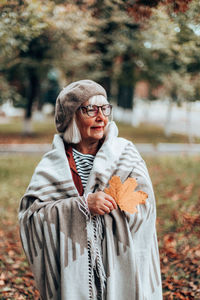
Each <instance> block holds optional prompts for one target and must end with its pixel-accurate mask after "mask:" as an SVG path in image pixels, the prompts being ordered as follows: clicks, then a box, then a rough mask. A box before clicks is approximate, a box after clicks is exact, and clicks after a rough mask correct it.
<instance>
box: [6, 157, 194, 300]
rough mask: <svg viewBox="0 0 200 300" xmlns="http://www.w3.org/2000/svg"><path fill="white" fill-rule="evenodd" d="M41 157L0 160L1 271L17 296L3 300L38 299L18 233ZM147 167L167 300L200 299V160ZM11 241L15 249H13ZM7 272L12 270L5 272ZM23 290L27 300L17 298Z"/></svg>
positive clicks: (157, 161) (162, 160)
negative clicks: (24, 198) (20, 210)
mask: <svg viewBox="0 0 200 300" xmlns="http://www.w3.org/2000/svg"><path fill="white" fill-rule="evenodd" d="M40 158H41V156H39V155H35V156H24V155H23V156H22V155H12V156H9V155H4V156H0V189H1V197H0V207H1V210H0V225H1V228H2V229H1V230H0V236H1V237H3V240H5V245H4V247H3V248H2V249H3V250H1V247H0V250H1V251H0V252H3V251H4V252H5V253H4V254H3V253H0V262H1V258H2V257H5V258H3V262H1V268H2V270H3V273H4V274H7V275H6V276H8V278H9V280H8V283H7V286H9V288H10V290H8V291H9V292H8V295H11V294H12V295H15V296H13V298H12V297H11V298H2V299H27V297H28V299H38V298H37V297H36V292H37V291H35V290H34V289H33V285H32V288H31V287H30V276H31V275H30V271H29V269H28V265H27V263H26V260H25V258H24V255H23V254H22V249H21V245H20V242H19V236H18V235H17V234H16V228H17V224H18V221H17V214H18V208H19V201H20V198H21V197H22V195H23V194H24V192H25V190H26V187H27V185H28V183H29V181H30V178H31V175H32V173H33V170H34V168H35V166H36V164H37V163H38V162H39V160H40ZM146 163H147V167H148V169H149V172H150V176H151V179H152V182H153V186H154V191H155V195H156V199H157V232H158V240H159V248H160V257H161V267H162V278H163V291H164V299H166V300H167V299H199V297H200V293H199V291H198V290H197V288H196V287H198V282H199V280H200V278H199V272H198V262H199V257H200V247H199V238H200V231H199V228H200V226H199V225H200V223H199V210H200V186H199V174H200V157H187V156H180V157H167V156H166V157H157V158H156V157H147V158H146ZM9 240H10V241H11V242H10V243H11V246H10V247H12V248H8V241H9ZM14 243H15V245H14ZM7 249H11V250H9V251H8V250H7ZM15 251H16V252H15ZM7 252H8V255H7ZM3 255H4V256H3ZM6 255H7V256H6ZM4 261H5V262H4ZM13 264H14V265H15V266H16V269H14V271H15V273H13V271H12V270H13V269H12V268H13V267H12V266H13ZM17 266H19V267H17ZM8 268H10V271H9V273H6V272H8V271H6V270H7V269H8ZM25 279H26V280H25ZM24 280H25V281H24ZM5 281H6V280H5ZM9 282H10V283H9ZM23 282H25V283H23ZM31 282H32V281H31ZM32 284H33V283H32ZM5 291H6V289H5V290H4V292H5ZM22 291H23V294H24V295H25V296H24V298H23V297H22V298H18V296H17V295H18V294H19V293H21V294H22ZM9 293H10V294H9ZM6 295H7V294H6ZM34 295H35V296H34ZM6 297H7V296H6ZM181 297H182V298H181Z"/></svg>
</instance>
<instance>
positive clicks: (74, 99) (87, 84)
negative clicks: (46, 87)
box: [55, 80, 107, 133]
mask: <svg viewBox="0 0 200 300" xmlns="http://www.w3.org/2000/svg"><path fill="white" fill-rule="evenodd" d="M96 95H102V96H104V97H105V98H106V99H107V95H106V91H105V89H104V88H103V87H102V86H101V85H100V84H98V83H97V82H95V81H93V80H80V81H76V82H72V83H71V84H69V85H68V86H66V87H65V88H63V90H62V91H61V92H60V94H59V95H58V97H57V100H56V109H55V123H56V128H57V130H58V132H61V133H62V132H64V131H65V130H66V129H67V127H68V125H69V124H70V121H71V120H72V118H73V115H74V113H75V112H76V110H77V109H78V107H79V106H80V105H81V104H82V103H83V102H85V101H87V100H89V98H91V97H93V96H96Z"/></svg>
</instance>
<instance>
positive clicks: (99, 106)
mask: <svg viewBox="0 0 200 300" xmlns="http://www.w3.org/2000/svg"><path fill="white" fill-rule="evenodd" d="M93 106H95V107H97V111H96V114H95V115H94V116H90V115H89V114H88V107H93ZM105 106H109V108H110V114H109V115H105V114H104V112H103V109H102V108H103V107H105ZM82 108H85V109H86V113H87V115H88V117H90V118H94V117H96V116H97V115H98V113H99V109H100V108H101V112H102V114H103V115H104V117H109V116H110V115H111V113H112V105H111V104H104V105H96V104H89V105H87V106H80V107H79V109H80V110H81V112H82V113H83V111H82Z"/></svg>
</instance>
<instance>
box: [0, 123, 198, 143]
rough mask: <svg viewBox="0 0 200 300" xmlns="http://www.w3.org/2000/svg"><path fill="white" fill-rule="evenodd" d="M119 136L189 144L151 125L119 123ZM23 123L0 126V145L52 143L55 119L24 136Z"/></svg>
mask: <svg viewBox="0 0 200 300" xmlns="http://www.w3.org/2000/svg"><path fill="white" fill-rule="evenodd" d="M117 125H118V128H119V135H120V136H123V137H125V138H127V139H129V140H131V141H133V142H134V143H153V144H157V143H159V142H163V143H188V142H189V140H188V136H187V135H183V134H175V133H173V134H171V136H170V137H167V136H165V133H164V130H163V129H162V128H161V127H158V126H154V125H151V124H141V125H140V126H138V127H132V126H131V125H127V124H123V123H117ZM22 127H23V121H22V120H21V119H19V118H15V119H12V120H11V121H10V122H9V123H8V124H0V143H51V142H52V138H53V135H54V134H55V133H56V128H55V124H54V119H53V118H48V119H47V120H45V122H33V128H34V134H33V135H32V136H23V134H22ZM194 142H195V143H200V138H195V139H194Z"/></svg>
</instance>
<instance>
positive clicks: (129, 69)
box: [117, 53, 134, 109]
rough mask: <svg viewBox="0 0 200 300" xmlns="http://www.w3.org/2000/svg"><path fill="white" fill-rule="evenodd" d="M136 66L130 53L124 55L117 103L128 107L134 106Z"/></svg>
mask: <svg viewBox="0 0 200 300" xmlns="http://www.w3.org/2000/svg"><path fill="white" fill-rule="evenodd" d="M133 97H134V66H133V64H132V63H131V57H130V55H129V53H127V54H125V55H124V57H123V63H122V70H121V74H120V76H119V78H118V95H117V104H118V106H120V107H123V108H126V109H132V108H133Z"/></svg>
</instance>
